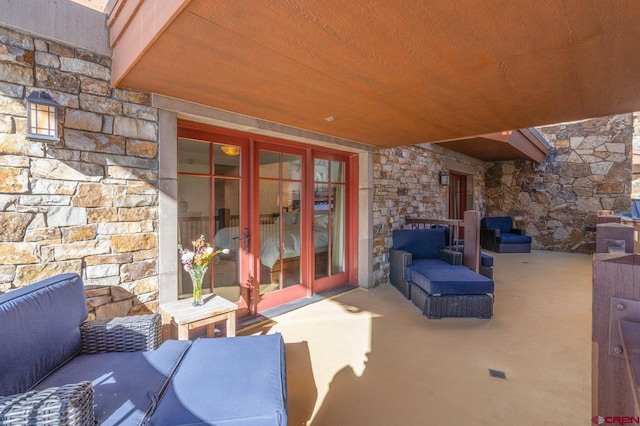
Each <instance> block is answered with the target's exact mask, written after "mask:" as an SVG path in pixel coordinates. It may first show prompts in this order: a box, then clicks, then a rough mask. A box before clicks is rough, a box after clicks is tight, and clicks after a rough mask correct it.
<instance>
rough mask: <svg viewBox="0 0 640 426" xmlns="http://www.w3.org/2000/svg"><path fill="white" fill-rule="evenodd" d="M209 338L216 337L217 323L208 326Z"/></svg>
mask: <svg viewBox="0 0 640 426" xmlns="http://www.w3.org/2000/svg"><path fill="white" fill-rule="evenodd" d="M207 337H216V323H215V322H212V323H211V324H208V325H207Z"/></svg>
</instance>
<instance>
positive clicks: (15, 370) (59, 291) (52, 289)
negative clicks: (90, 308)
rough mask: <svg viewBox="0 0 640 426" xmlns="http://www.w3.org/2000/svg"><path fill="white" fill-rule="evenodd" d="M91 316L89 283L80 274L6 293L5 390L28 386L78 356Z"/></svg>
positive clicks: (1, 373) (0, 355) (2, 322)
mask: <svg viewBox="0 0 640 426" xmlns="http://www.w3.org/2000/svg"><path fill="white" fill-rule="evenodd" d="M86 318H87V304H86V301H85V296H84V284H83V283H82V279H81V278H80V277H79V276H78V275H76V274H62V275H57V276H55V277H53V278H49V279H47V280H44V281H40V282H37V283H34V284H31V285H28V286H25V287H22V288H19V289H17V290H14V291H11V292H9V293H5V294H2V295H0V342H2V343H0V395H3V396H8V395H13V394H17V393H23V392H26V391H28V390H29V389H30V388H31V387H32V386H33V385H35V384H36V383H37V382H38V381H40V380H41V379H42V378H43V377H45V376H47V375H48V374H49V373H51V371H53V370H54V369H56V368H57V367H58V366H59V365H61V364H63V363H65V362H66V361H67V360H69V359H71V358H73V357H74V356H75V355H77V354H78V353H79V352H80V350H81V344H80V324H81V323H82V322H83V321H84V320H85V319H86ZM67 383H70V382H67Z"/></svg>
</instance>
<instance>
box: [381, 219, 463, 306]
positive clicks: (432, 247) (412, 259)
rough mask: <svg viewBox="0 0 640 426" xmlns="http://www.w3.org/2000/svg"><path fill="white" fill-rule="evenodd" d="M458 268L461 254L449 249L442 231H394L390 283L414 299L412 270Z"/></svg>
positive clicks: (437, 229)
mask: <svg viewBox="0 0 640 426" xmlns="http://www.w3.org/2000/svg"><path fill="white" fill-rule="evenodd" d="M425 264H426V265H432V266H433V265H437V266H440V267H445V266H459V265H462V252H458V251H456V250H452V249H448V248H446V238H445V230H444V229H443V228H431V229H412V230H395V231H393V246H392V247H391V248H390V249H389V269H390V271H389V282H390V283H391V284H392V285H393V286H394V287H396V288H397V289H398V290H399V291H400V292H401V293H402V294H403V295H404V296H405V297H406V298H407V299H409V298H411V283H410V281H411V277H410V269H411V268H412V267H413V266H417V265H425Z"/></svg>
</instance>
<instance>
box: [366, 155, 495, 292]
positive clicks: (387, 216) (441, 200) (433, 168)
mask: <svg viewBox="0 0 640 426" xmlns="http://www.w3.org/2000/svg"><path fill="white" fill-rule="evenodd" d="M463 157H464V156H460V155H459V154H456V153H453V152H451V151H448V150H445V149H443V148H437V147H436V148H433V149H426V148H423V147H421V146H410V147H400V148H389V149H379V150H378V151H377V152H376V153H375V154H374V156H373V190H374V193H373V256H374V262H373V280H374V285H378V284H381V283H384V282H387V281H389V248H390V247H391V246H392V233H393V230H395V229H403V228H405V226H406V222H405V218H406V217H407V216H416V217H426V218H447V217H449V216H448V214H449V211H448V187H446V186H442V185H440V171H445V170H447V171H448V170H449V167H448V165H450V164H451V163H452V162H454V163H457V164H458V165H461V167H462V168H465V169H467V170H475V171H476V172H475V174H473V175H472V176H470V177H469V179H472V180H473V186H474V187H473V194H474V199H473V206H468V208H469V209H479V208H480V206H481V205H482V203H483V200H482V193H483V191H484V167H483V166H478V163H474V162H469V161H470V159H468V158H467V159H466V160H465V158H463Z"/></svg>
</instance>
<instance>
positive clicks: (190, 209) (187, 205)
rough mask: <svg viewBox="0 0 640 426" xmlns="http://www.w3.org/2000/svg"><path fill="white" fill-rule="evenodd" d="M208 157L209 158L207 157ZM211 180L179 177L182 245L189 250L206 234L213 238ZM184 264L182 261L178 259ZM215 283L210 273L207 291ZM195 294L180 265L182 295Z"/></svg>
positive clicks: (205, 280) (179, 235)
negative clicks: (210, 284) (210, 227)
mask: <svg viewBox="0 0 640 426" xmlns="http://www.w3.org/2000/svg"><path fill="white" fill-rule="evenodd" d="M207 158H209V156H208V155H207ZM210 183H211V181H210V179H208V178H207V177H204V176H180V177H179V178H178V194H179V197H178V200H179V201H178V226H179V228H178V244H181V245H182V247H184V248H185V249H188V250H193V245H192V243H191V242H192V241H195V240H196V239H198V238H199V237H200V236H201V235H204V236H205V238H206V240H207V241H211V239H210V238H209V225H210V224H209V218H210V215H209V205H210V203H211V200H210V198H209V194H211V189H210V187H209V185H210ZM178 262H180V259H178ZM210 282H211V271H210V270H208V271H207V273H206V275H205V276H204V280H203V290H206V289H207V288H208V286H207V285H206V284H205V283H210ZM192 292H193V287H192V285H191V278H190V277H189V273H187V272H186V271H185V270H184V269H183V268H182V266H181V265H180V274H179V276H178V296H179V297H190V296H191V294H192Z"/></svg>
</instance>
